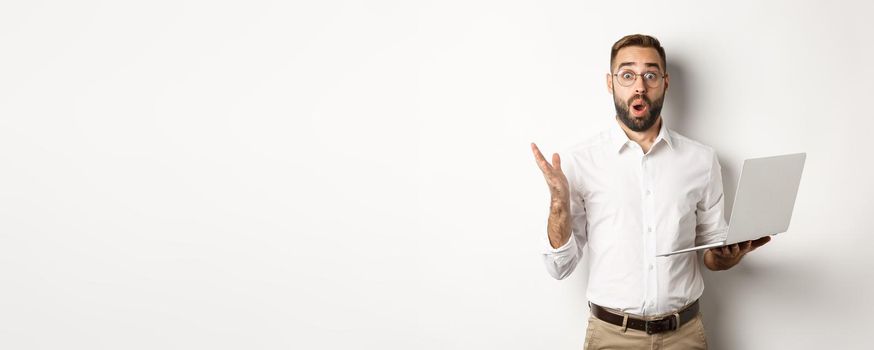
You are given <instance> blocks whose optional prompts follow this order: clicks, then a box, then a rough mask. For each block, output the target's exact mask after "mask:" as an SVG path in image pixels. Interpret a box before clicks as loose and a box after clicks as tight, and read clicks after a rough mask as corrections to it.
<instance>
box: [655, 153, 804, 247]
mask: <svg viewBox="0 0 874 350" xmlns="http://www.w3.org/2000/svg"><path fill="white" fill-rule="evenodd" d="M805 158H807V153H794V154H786V155H782V156H774V157H764V158H753V159H747V160H745V161H744V164H743V170H741V174H740V179H739V180H738V184H737V195H736V196H735V197H734V205H733V206H732V210H731V221H730V222H729V223H728V233H727V234H726V236H725V241H722V242H717V243H712V244H707V245H702V246H697V247H692V248H688V249H682V250H677V251H674V252H670V253H663V254H658V255H656V256H668V255H674V254H679V253H686V252H693V251H696V250H701V249H707V248H713V247H719V246H723V245H731V244H735V243H739V242H744V241H749V240H753V239H759V238H762V237H765V236H771V235H775V234H778V233H781V232H786V230H787V229H788V228H789V220H790V219H791V218H792V209H793V208H794V207H795V197H796V195H797V194H798V184H799V183H801V171H802V170H803V169H804V160H805Z"/></svg>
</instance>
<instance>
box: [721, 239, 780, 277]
mask: <svg viewBox="0 0 874 350" xmlns="http://www.w3.org/2000/svg"><path fill="white" fill-rule="evenodd" d="M770 241H771V236H765V237H762V238H759V239H756V240H751V241H745V242H740V243H735V244H730V245H726V246H721V247H716V248H710V249H708V250H707V251H706V252H705V253H704V262H705V264H707V265H708V266H714V267H717V268H716V270H727V269H730V268H731V267H733V266H734V265H737V263H739V262H740V259H741V258H743V256H744V255H746V254H747V253H749V252H751V251H753V250H756V248H758V247H761V246H763V245H765V244H766V243H768V242H770ZM708 260H709V261H708Z"/></svg>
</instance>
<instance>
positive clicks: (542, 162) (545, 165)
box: [531, 142, 552, 173]
mask: <svg viewBox="0 0 874 350" xmlns="http://www.w3.org/2000/svg"><path fill="white" fill-rule="evenodd" d="M531 151H532V152H533V153H534V159H535V160H536V161H537V165H538V166H539V167H540V170H542V171H543V172H544V173H545V172H548V171H551V170H552V167H551V166H550V165H549V162H547V161H546V158H544V157H543V153H540V149H539V148H537V145H535V144H534V142H532V143H531Z"/></svg>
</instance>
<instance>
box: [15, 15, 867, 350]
mask: <svg viewBox="0 0 874 350" xmlns="http://www.w3.org/2000/svg"><path fill="white" fill-rule="evenodd" d="M872 11H874V6H872V5H871V4H870V3H866V2H863V1H857V2H849V1H805V2H799V1H773V2H762V1H737V2H731V3H707V4H705V3H703V2H700V1H669V2H659V3H654V2H645V1H626V2H608V1H599V2H583V1H532V0H528V1H417V2H412V1H292V2H287V1H273V2H269V1H267V2H265V1H245V2H244V1H148V2H147V1H138V2H133V1H125V2H121V1H77V2H66V1H56V0H50V1H27V2H25V1H7V2H4V3H3V4H2V5H0V47H2V54H0V347H2V348H7V349H341V348H361V349H547V348H549V349H579V348H581V347H582V344H583V338H584V335H585V326H586V318H587V317H588V309H587V307H586V300H585V296H584V292H585V286H586V276H587V270H586V264H585V262H584V263H582V264H581V265H580V266H579V267H578V269H577V270H576V272H574V274H573V275H571V276H570V277H569V278H567V279H565V280H562V281H556V280H553V279H552V278H551V277H549V275H548V274H547V273H546V271H545V269H544V267H543V264H542V262H541V260H540V256H539V253H540V251H541V250H542V248H543V247H542V246H541V245H540V243H541V237H542V236H543V235H545V234H546V233H545V225H546V217H547V213H548V196H549V194H548V191H547V187H546V185H545V183H544V181H543V178H542V175H541V174H540V171H539V170H538V169H537V167H536V165H535V163H534V160H533V158H532V156H531V152H530V150H529V143H530V142H532V141H534V142H537V143H538V145H539V146H540V147H541V149H543V150H544V152H555V151H559V150H561V149H562V148H563V147H565V146H568V145H571V144H573V143H576V142H578V141H580V140H582V139H584V138H586V137H589V136H590V135H592V134H594V133H596V132H597V131H599V130H601V129H603V128H605V127H607V126H608V125H609V123H611V122H612V118H613V113H614V111H613V106H612V101H611V97H610V95H609V94H608V93H607V91H606V88H605V80H604V79H605V78H604V75H605V73H607V71H608V70H609V66H608V64H609V50H610V46H611V45H612V44H613V42H614V41H616V40H617V39H619V38H620V37H622V36H623V35H626V34H632V33H646V34H651V35H654V36H656V37H657V38H659V39H660V40H661V41H662V44H663V45H664V47H665V48H666V50H667V58H668V71H669V73H670V74H671V76H672V80H671V86H670V90H669V91H668V93H667V100H666V106H665V109H664V111H663V116H664V118H665V120H666V123H667V124H668V126H669V127H672V128H674V129H676V130H678V131H679V132H681V133H683V134H685V135H687V136H689V137H691V138H693V139H696V140H699V141H701V142H703V143H705V144H708V145H711V146H713V147H715V148H716V149H717V151H718V152H719V156H720V161H721V163H722V166H723V170H724V178H725V188H726V196H727V205H728V207H729V208H730V204H731V203H733V195H734V192H733V191H734V187H735V186H736V183H737V177H738V172H739V166H740V164H741V162H742V160H743V159H744V158H749V157H757V156H767V155H773V154H782V153H791V152H807V153H808V157H807V163H806V167H805V173H804V176H803V178H802V182H801V188H800V191H799V194H798V199H797V202H796V207H795V213H794V215H793V220H792V225H791V226H790V230H789V232H788V233H786V234H784V235H780V236H778V237H776V238H775V239H774V240H773V241H772V242H771V243H769V244H768V245H766V246H765V247H763V248H762V249H760V250H758V251H756V252H754V253H753V254H751V255H750V256H748V257H747V258H745V259H744V261H743V262H742V263H741V265H740V266H738V267H736V268H734V269H732V270H730V271H726V272H719V273H714V272H709V271H708V273H707V274H706V276H705V281H706V291H705V294H704V299H703V314H704V315H705V319H704V320H705V324H706V327H707V331H708V336H709V339H710V341H711V344H712V348H715V349H775V348H794V349H823V348H830V349H864V348H868V347H870V343H871V341H869V339H870V336H869V334H870V332H871V327H872V324H874V323H872V321H871V315H872V314H874V301H872V299H871V298H872V297H871V295H874V282H872V279H871V278H870V270H871V268H872V267H874V263H872V258H871V256H872V254H871V249H872V248H871V247H872V243H874V239H872V238H871V235H872V229H871V227H872V225H871V219H872V213H874V212H872V208H874V185H872V184H871V179H872V178H874V166H872V164H871V159H872V158H871V156H870V148H871V147H870V146H871V145H870V140H871V135H872V130H874V121H872V118H874V112H872V110H874V106H872V105H871V101H872V93H874V89H872V86H874V80H872V79H874V65H872V62H874V45H872V43H871V42H872V39H871V38H872V35H874V26H872V24H871V23H870V13H872Z"/></svg>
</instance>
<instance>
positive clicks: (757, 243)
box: [752, 236, 771, 249]
mask: <svg viewBox="0 0 874 350" xmlns="http://www.w3.org/2000/svg"><path fill="white" fill-rule="evenodd" d="M770 241H771V236H765V237H762V238H759V239H757V240H754V241H752V245H753V249H756V248H758V247H761V246H763V245H765V243H768V242H770Z"/></svg>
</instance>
